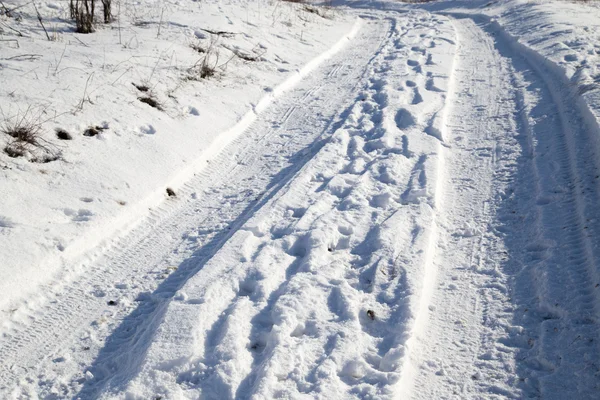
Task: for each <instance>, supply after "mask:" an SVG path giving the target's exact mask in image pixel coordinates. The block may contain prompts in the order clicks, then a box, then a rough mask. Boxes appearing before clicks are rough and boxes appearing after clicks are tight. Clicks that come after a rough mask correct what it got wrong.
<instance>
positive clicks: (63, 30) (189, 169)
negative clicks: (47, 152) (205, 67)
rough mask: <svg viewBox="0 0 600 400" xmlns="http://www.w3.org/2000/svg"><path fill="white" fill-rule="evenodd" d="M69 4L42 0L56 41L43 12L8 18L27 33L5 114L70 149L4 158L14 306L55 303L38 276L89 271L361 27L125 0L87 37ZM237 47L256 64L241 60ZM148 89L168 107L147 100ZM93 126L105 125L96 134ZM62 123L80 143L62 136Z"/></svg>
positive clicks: (276, 11)
mask: <svg viewBox="0 0 600 400" xmlns="http://www.w3.org/2000/svg"><path fill="white" fill-rule="evenodd" d="M67 4H68V3H67V2H61V3H56V4H55V3H53V2H42V4H39V5H38V9H39V10H40V12H41V13H42V15H44V17H47V18H48V20H47V21H46V22H47V24H48V25H49V24H50V22H52V27H53V29H56V31H57V32H58V40H56V41H51V42H49V41H47V40H46V39H45V35H44V34H43V32H42V31H41V28H40V27H39V24H38V23H37V20H36V19H35V13H34V10H33V8H32V7H24V8H21V9H19V13H21V16H22V17H23V19H22V20H21V21H18V20H17V19H16V18H7V17H5V16H2V22H3V24H6V25H8V26H12V27H15V29H18V30H19V31H20V32H22V34H23V35H24V37H19V36H17V35H16V33H15V32H13V31H11V30H8V28H7V29H4V30H3V33H2V34H3V37H5V38H7V39H10V40H12V39H15V40H17V41H18V46H17V45H15V44H14V43H15V42H13V41H2V42H0V43H1V44H0V46H2V54H3V55H2V60H1V61H0V62H1V71H2V73H1V75H0V87H1V92H0V107H1V110H2V113H1V114H2V119H3V121H2V122H4V120H6V121H15V120H16V119H18V118H21V117H25V120H26V121H32V122H36V123H39V124H40V125H41V130H42V139H43V140H45V141H47V142H48V146H49V148H50V149H52V150H53V152H56V153H57V154H60V155H61V160H59V161H53V162H49V163H45V164H39V163H32V162H29V161H28V160H27V158H28V157H30V156H29V155H26V156H25V157H21V158H10V157H8V155H6V154H4V153H2V154H1V155H0V168H1V169H0V173H1V174H2V176H3V179H2V180H0V191H1V192H2V193H4V194H5V196H3V197H2V199H1V200H0V202H1V203H0V218H1V220H2V221H5V222H3V223H2V224H1V225H2V226H1V227H0V234H1V235H2V241H3V243H2V246H0V255H1V257H2V260H3V262H2V264H1V265H0V271H1V273H2V276H3V280H2V282H1V283H0V290H1V291H2V293H4V295H3V296H2V298H1V299H0V309H2V310H4V311H5V312H8V310H13V309H16V308H19V306H21V305H22V302H23V300H26V301H27V302H28V304H29V305H30V306H31V307H36V304H40V303H43V301H42V300H41V299H39V291H37V293H36V289H37V288H39V286H40V285H43V284H48V283H49V282H50V281H53V282H54V283H56V282H66V281H68V280H69V279H70V276H71V275H75V276H76V275H77V274H78V273H81V272H82V271H84V270H85V269H86V267H85V266H87V265H89V264H90V262H91V260H93V259H94V258H95V257H97V255H98V254H101V253H102V251H103V250H104V249H106V248H107V247H110V245H111V244H113V245H114V244H115V243H116V242H117V240H116V239H117V238H118V237H120V236H122V235H124V234H126V233H127V232H128V231H129V230H130V229H132V228H133V227H134V226H135V225H136V224H138V223H139V221H140V220H142V219H143V218H144V217H147V216H148V212H149V209H155V208H159V207H161V206H163V205H164V203H165V200H166V197H167V196H166V192H165V190H166V188H167V187H172V188H173V189H176V190H177V189H178V188H179V187H180V186H181V185H182V184H183V182H185V181H187V180H189V179H190V178H191V177H192V176H193V174H194V173H198V172H199V171H200V170H201V169H202V168H204V167H205V166H206V164H207V160H208V159H210V158H213V157H215V155H216V154H217V153H218V152H219V151H220V150H222V148H223V147H224V146H225V145H226V144H227V143H228V142H229V141H230V140H231V139H232V138H234V137H235V135H236V134H239V133H240V132H242V131H243V128H244V127H245V126H247V125H248V124H249V123H250V122H251V121H252V119H253V118H254V117H255V115H254V112H252V111H253V110H254V111H255V112H260V111H261V110H263V109H264V108H265V107H266V106H267V105H268V104H269V102H270V101H272V99H273V98H275V97H277V96H279V95H280V94H281V93H283V92H284V91H285V90H286V89H288V88H289V87H290V86H292V85H293V84H294V83H296V82H298V80H299V79H300V77H301V76H303V75H305V74H306V73H308V72H309V71H310V70H312V68H314V66H316V65H317V64H318V63H319V61H322V59H315V60H313V61H312V63H309V65H307V66H306V67H307V69H304V70H303V71H304V72H302V73H300V72H299V71H300V70H302V68H303V67H304V66H305V64H306V63H307V61H309V60H312V59H314V58H315V57H318V56H319V55H321V54H323V53H324V52H326V51H327V50H329V49H331V48H332V46H335V45H336V43H337V42H339V41H340V39H343V37H345V36H346V35H348V34H351V33H352V32H351V31H352V29H353V27H354V24H355V22H356V21H355V20H354V19H353V18H348V17H345V16H344V15H343V14H342V13H339V12H338V13H333V12H332V16H334V18H333V19H327V18H321V17H319V16H317V15H315V14H312V13H309V12H306V11H304V10H303V8H302V7H301V5H296V4H291V3H287V2H276V3H271V2H267V1H258V2H244V1H234V2H230V3H227V4H221V3H220V2H212V1H208V2H201V3H194V2H192V3H191V4H188V2H185V3H178V2H170V1H148V2H144V3H143V4H141V3H140V4H138V3H137V2H136V3H130V2H124V3H123V4H122V5H121V7H122V8H121V14H120V20H119V22H118V24H117V23H116V22H115V23H114V24H111V25H106V26H104V25H100V26H99V27H98V30H97V32H95V33H93V34H90V35H80V34H75V33H73V32H71V31H70V29H71V27H70V26H69V24H68V23H66V22H65V20H64V19H59V18H58V17H65V16H66V14H67V10H66V8H65V7H66V6H67ZM14 5H15V4H13V2H6V6H7V7H12V6H14ZM32 13H33V15H32ZM65 18H66V17H65ZM159 24H160V35H158V26H159ZM6 25H3V26H6ZM355 28H358V27H355ZM204 29H208V30H209V31H226V32H232V35H226V36H218V37H217V36H216V35H211V34H210V33H208V32H207V31H205V30H204ZM343 42H347V40H343V41H342V43H343ZM211 43H212V44H211ZM340 45H341V43H340V44H338V48H339V46H340ZM211 46H212V48H213V50H212V52H213V53H214V55H213V58H211V60H210V61H211V63H212V62H214V60H216V58H217V55H218V58H219V60H221V61H220V62H219V66H221V68H217V70H218V71H217V72H218V73H217V75H216V76H215V77H214V79H209V80H202V79H197V77H194V76H193V75H194V71H195V70H194V69H193V68H192V67H193V66H194V65H196V64H197V63H198V62H200V61H201V60H202V59H203V57H204V56H205V54H206V53H199V52H198V51H197V50H196V49H199V48H201V49H203V50H204V51H208V49H209V48H210V47H211ZM192 47H194V48H192ZM335 50H336V48H333V49H332V51H335ZM234 51H235V52H237V53H239V54H249V55H255V56H256V57H257V61H255V62H248V61H244V60H242V59H241V58H239V57H234V58H231V57H232V55H233V52H234ZM217 53H218V54H217ZM31 55H33V56H31ZM324 56H327V55H326V54H325V55H324ZM230 58H231V60H230ZM227 60H229V62H228V63H227V64H226V66H224V65H223V64H224V63H225V61H227ZM311 65H312V66H311ZM284 81H286V84H285V85H283V86H280V85H281V84H282V82H284ZM135 85H137V86H135ZM144 86H146V88H144ZM138 87H141V88H142V90H146V89H147V91H142V90H140V89H138ZM148 96H149V97H151V98H153V99H155V100H156V101H157V102H158V103H159V104H160V106H161V107H162V109H163V110H162V111H160V110H157V109H155V108H152V107H151V106H149V105H148V104H144V103H142V102H141V101H140V100H139V99H140V98H143V97H148ZM199 110H202V112H200V111H199ZM238 123H239V125H237V126H236V124H238ZM90 126H91V127H99V129H98V132H99V133H98V134H97V135H95V136H85V134H84V132H85V131H86V130H87V129H88V128H89V127H90ZM234 126H235V128H233V129H232V127H234ZM55 128H61V129H64V130H66V131H67V132H69V133H70V134H71V136H73V140H69V141H63V140H59V139H57V138H56V137H55V132H54V129H55ZM5 136H6V135H3V137H2V138H1V139H2V146H5V144H6V143H5V141H6V140H8V139H7V137H5ZM223 138H227V140H223ZM3 148H4V147H3ZM82 265H85V266H84V267H82ZM40 266H43V267H40ZM28 295H31V296H28Z"/></svg>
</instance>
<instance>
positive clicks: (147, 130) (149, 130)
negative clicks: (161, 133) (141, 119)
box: [140, 124, 156, 135]
mask: <svg viewBox="0 0 600 400" xmlns="http://www.w3.org/2000/svg"><path fill="white" fill-rule="evenodd" d="M140 132H141V133H144V134H146V135H154V134H155V133H156V129H155V128H154V127H153V126H152V125H150V124H145V125H142V126H140Z"/></svg>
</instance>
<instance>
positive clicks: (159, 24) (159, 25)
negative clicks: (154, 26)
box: [156, 8, 165, 39]
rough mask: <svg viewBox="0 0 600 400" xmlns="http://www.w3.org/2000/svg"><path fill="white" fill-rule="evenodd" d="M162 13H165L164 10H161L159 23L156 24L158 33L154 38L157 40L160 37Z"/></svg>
mask: <svg viewBox="0 0 600 400" xmlns="http://www.w3.org/2000/svg"><path fill="white" fill-rule="evenodd" d="M164 12H165V9H164V8H163V9H162V11H161V12H160V22H159V23H158V32H157V33H156V38H157V39H158V37H159V36H160V27H161V26H162V21H163V14H164Z"/></svg>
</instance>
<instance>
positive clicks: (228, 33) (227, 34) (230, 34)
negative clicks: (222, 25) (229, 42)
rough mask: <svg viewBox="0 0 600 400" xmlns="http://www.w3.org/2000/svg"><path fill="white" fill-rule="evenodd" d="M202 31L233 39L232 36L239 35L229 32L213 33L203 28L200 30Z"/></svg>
mask: <svg viewBox="0 0 600 400" xmlns="http://www.w3.org/2000/svg"><path fill="white" fill-rule="evenodd" d="M200 30H201V31H204V32H208V33H210V34H211V35H217V36H224V37H231V36H235V35H237V33H236V32H227V31H212V30H210V29H203V28H200Z"/></svg>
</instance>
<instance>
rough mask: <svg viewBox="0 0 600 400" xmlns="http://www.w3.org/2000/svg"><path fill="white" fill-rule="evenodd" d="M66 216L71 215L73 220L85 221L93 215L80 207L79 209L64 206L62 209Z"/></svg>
mask: <svg viewBox="0 0 600 400" xmlns="http://www.w3.org/2000/svg"><path fill="white" fill-rule="evenodd" d="M63 212H64V213H65V215H66V216H68V217H71V219H72V220H73V222H87V221H90V220H91V219H92V216H93V215H94V213H93V212H91V211H90V210H86V209H85V208H80V209H79V210H73V209H72V208H65V209H64V210H63Z"/></svg>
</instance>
